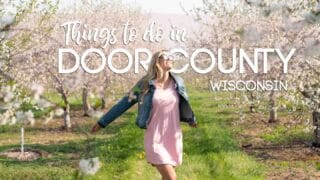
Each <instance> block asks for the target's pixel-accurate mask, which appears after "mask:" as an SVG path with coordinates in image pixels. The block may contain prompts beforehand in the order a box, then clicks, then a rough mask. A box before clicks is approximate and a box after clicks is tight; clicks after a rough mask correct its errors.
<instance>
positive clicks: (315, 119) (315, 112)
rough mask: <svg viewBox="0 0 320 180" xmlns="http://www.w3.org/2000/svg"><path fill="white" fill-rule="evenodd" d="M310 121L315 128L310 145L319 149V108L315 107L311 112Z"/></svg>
mask: <svg viewBox="0 0 320 180" xmlns="http://www.w3.org/2000/svg"><path fill="white" fill-rule="evenodd" d="M312 120H313V126H315V129H314V132H313V134H314V141H313V143H312V145H313V146H315V147H320V108H319V107H317V108H315V109H314V110H313V112H312Z"/></svg>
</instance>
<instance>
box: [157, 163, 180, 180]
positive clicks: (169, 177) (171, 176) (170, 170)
mask: <svg viewBox="0 0 320 180" xmlns="http://www.w3.org/2000/svg"><path fill="white" fill-rule="evenodd" d="M155 166H156V167H157V169H158V171H159V172H160V174H161V176H162V180H176V179H177V175H176V171H175V170H174V167H173V166H172V165H169V164H160V165H155Z"/></svg>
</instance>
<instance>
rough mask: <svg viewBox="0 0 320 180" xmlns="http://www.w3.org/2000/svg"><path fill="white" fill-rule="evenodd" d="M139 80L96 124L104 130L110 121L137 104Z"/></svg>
mask: <svg viewBox="0 0 320 180" xmlns="http://www.w3.org/2000/svg"><path fill="white" fill-rule="evenodd" d="M140 87H141V80H139V81H138V82H137V83H136V84H135V86H134V87H133V88H132V89H131V90H130V91H129V93H128V95H126V96H124V97H122V98H121V100H120V101H118V103H116V104H115V105H114V106H113V107H112V108H111V109H110V110H109V111H108V112H107V113H105V114H104V115H103V116H102V117H101V118H100V119H99V120H98V122H97V123H98V124H99V125H100V126H101V127H103V128H105V127H106V126H107V125H108V124H110V123H111V122H112V121H114V120H115V119H117V118H118V117H119V116H120V115H121V114H122V113H124V112H125V111H127V110H128V109H129V108H130V107H131V106H133V105H134V104H135V103H137V102H138V97H139V93H140Z"/></svg>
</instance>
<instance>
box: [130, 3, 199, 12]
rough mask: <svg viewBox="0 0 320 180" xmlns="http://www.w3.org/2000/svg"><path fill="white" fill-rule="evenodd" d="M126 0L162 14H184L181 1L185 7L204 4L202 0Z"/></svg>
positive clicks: (146, 9) (148, 10) (189, 7)
mask: <svg viewBox="0 0 320 180" xmlns="http://www.w3.org/2000/svg"><path fill="white" fill-rule="evenodd" d="M124 2H125V3H133V4H137V5H138V6H141V7H142V9H143V10H144V11H147V12H153V13H161V14H184V11H183V10H182V8H181V5H180V4H181V3H182V6H183V7H184V8H185V9H191V8H192V7H194V6H200V5H201V4H202V0H124Z"/></svg>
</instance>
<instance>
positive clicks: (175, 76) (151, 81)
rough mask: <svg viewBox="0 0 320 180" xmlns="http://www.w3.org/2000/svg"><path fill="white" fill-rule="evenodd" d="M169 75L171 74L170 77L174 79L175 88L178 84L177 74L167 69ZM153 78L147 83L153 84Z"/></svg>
mask: <svg viewBox="0 0 320 180" xmlns="http://www.w3.org/2000/svg"><path fill="white" fill-rule="evenodd" d="M169 76H171V77H172V79H173V80H174V81H175V83H174V84H175V88H176V87H177V86H178V82H179V81H178V80H177V78H178V77H177V76H178V75H176V74H174V73H173V72H171V71H169ZM155 81H156V80H155V79H151V80H149V85H152V86H154V84H155Z"/></svg>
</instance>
